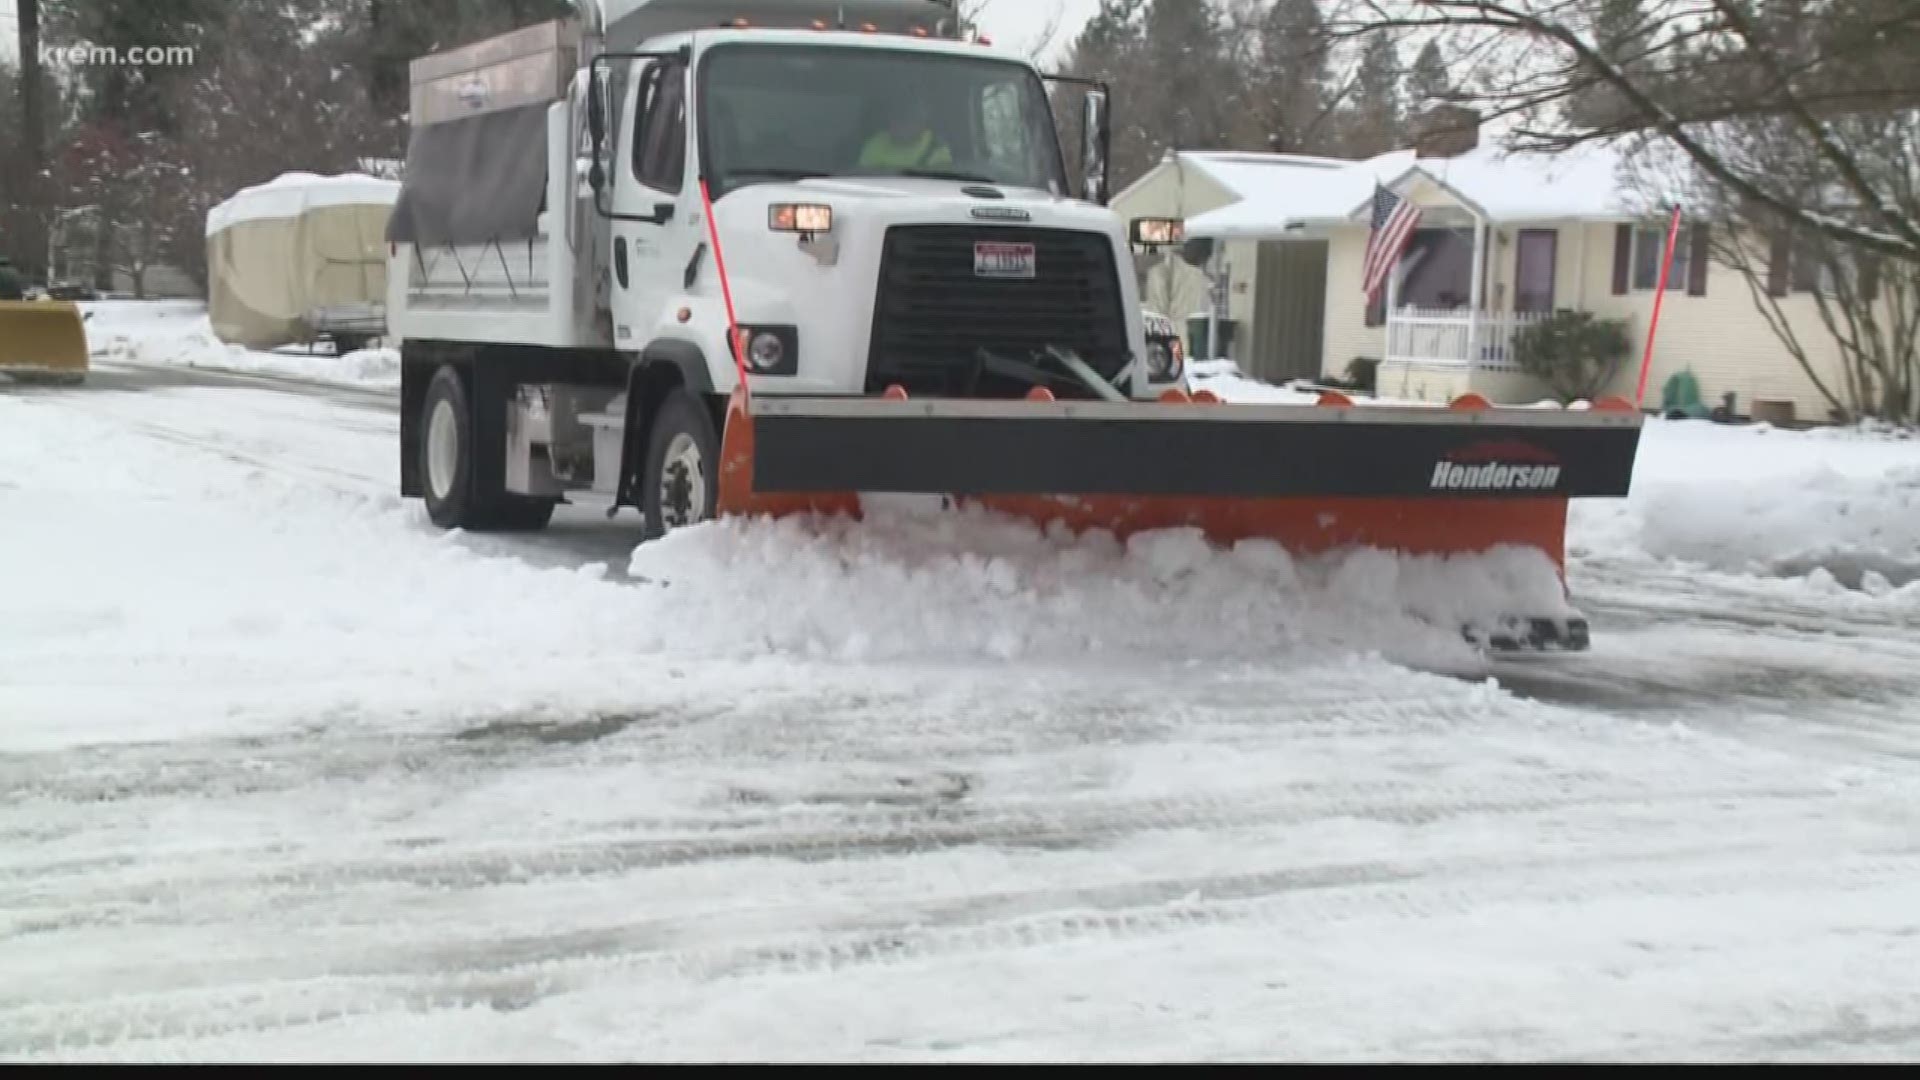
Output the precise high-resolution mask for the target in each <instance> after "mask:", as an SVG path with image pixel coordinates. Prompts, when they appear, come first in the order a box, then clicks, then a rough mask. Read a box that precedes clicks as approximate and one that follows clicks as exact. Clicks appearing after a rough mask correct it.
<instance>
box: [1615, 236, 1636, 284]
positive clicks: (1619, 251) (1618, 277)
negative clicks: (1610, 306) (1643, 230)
mask: <svg viewBox="0 0 1920 1080" xmlns="http://www.w3.org/2000/svg"><path fill="white" fill-rule="evenodd" d="M1632 265H1633V226H1631V225H1628V224H1626V223H1625V222H1622V223H1621V224H1619V225H1615V226H1614V227H1613V295H1615V296H1625V295H1627V271H1628V270H1629V268H1631V266H1632Z"/></svg>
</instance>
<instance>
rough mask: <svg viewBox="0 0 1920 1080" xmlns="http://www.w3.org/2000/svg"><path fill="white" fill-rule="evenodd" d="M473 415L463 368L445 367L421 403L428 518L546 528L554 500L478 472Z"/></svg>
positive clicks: (444, 523) (475, 526)
mask: <svg viewBox="0 0 1920 1080" xmlns="http://www.w3.org/2000/svg"><path fill="white" fill-rule="evenodd" d="M473 416H474V413H473V402H472V400H471V398H470V397H469V395H468V393H467V384H466V380H464V379H462V378H461V377H460V370H459V369H458V368H456V367H454V366H453V365H451V364H443V365H441V367H440V369H439V370H438V371H436V372H434V373H433V381H432V382H430V383H428V384H427V395H426V398H425V400H424V401H422V402H421V404H420V479H421V488H422V489H423V493H424V495H425V497H426V503H427V517H428V518H430V519H432V521H433V523H434V524H435V525H438V526H440V527H441V528H443V529H469V530H472V531H475V532H483V531H484V532H492V531H520V530H529V529H541V528H545V527H546V524H547V522H548V521H550V520H551V519H552V518H553V507H554V503H553V501H552V500H550V499H530V498H527V497H526V496H523V495H512V494H509V493H508V492H506V491H505V490H504V489H503V488H502V486H501V478H500V477H498V476H495V477H491V478H489V477H480V476H476V475H475V473H474V462H475V460H476V459H478V458H479V457H480V454H479V452H478V445H477V441H476V431H475V427H474V422H473ZM495 456H497V455H495Z"/></svg>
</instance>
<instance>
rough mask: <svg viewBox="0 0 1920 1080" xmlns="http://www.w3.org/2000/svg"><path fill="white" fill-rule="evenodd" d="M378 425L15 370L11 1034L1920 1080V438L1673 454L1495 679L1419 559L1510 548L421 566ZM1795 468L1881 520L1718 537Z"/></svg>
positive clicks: (282, 398)
mask: <svg viewBox="0 0 1920 1080" xmlns="http://www.w3.org/2000/svg"><path fill="white" fill-rule="evenodd" d="M395 430H396V420H395V417H394V414H393V412H392V411H391V404H390V400H389V399H386V398H383V397H382V396H381V394H379V393H377V392H367V391H352V390H344V389H319V388H315V387H312V386H306V385H296V384H291V383H282V384H273V383H270V382H265V381H262V380H259V379H256V378H248V377H242V376H216V375H210V374H201V373H195V372H192V371H181V370H171V371H158V372H156V371H146V370H129V369H116V368H105V369H102V370H101V371H100V373H99V374H98V376H97V377H96V379H95V381H94V383H93V385H91V386H89V387H88V388H86V389H84V390H68V391H32V392H29V391H19V390H9V389H0V463H3V464H0V526H3V527H0V791H3V792H4V798H3V799H0V973H4V976H0V1056H4V1057H5V1058H7V1059H9V1060H42V1059H64V1058H78V1059H136V1060H164V1059H181V1058H184V1059H195V1060H206V1059H250V1060H259V1059H272V1060H288V1059H323V1060H347V1059H353V1060H394V1059H507V1060H525V1059H547V1060H553V1059H559V1060H572V1059H593V1060H599V1059H615V1058H640V1059H680V1060H688V1059H692V1060H770V1059H809V1060H836V1059H852V1060H861V1059H952V1060H1000V1059H1043V1060H1127V1059H1176V1060H1216V1059H1273V1058H1288V1059H1300V1058H1307V1059H1389V1060H1417V1059H1561V1058H1597V1059H1651V1058H1683V1059H1792V1058H1820V1059H1835V1058H1838V1059H1912V1058H1913V1057H1914V1056H1915V1055H1916V1054H1920V733H1917V732H1920V715H1916V714H1920V705H1917V704H1916V702H1920V629H1916V626H1917V625H1920V585H1914V584H1911V583H1910V581H1911V579H1910V578H1909V577H1905V576H1903V574H1902V570H1901V568H1902V567H1903V566H1907V565H1909V564H1908V563H1907V562H1905V560H1906V559H1907V558H1908V556H1909V554H1910V553H1911V545H1912V544H1913V542H1914V540H1915V537H1914V535H1913V531H1914V530H1916V529H1920V525H1915V524H1913V522H1914V520H1915V519H1913V518H1904V519H1903V518H1901V517H1900V516H1899V515H1898V514H1894V513H1892V512H1891V510H1889V507H1890V506H1897V503H1894V504H1889V503H1888V502H1887V500H1889V499H1893V500H1897V499H1899V498H1908V499H1911V498H1912V497H1913V492H1914V490H1915V488H1916V487H1920V484H1915V483H1914V482H1913V479H1914V477H1916V476H1920V444H1915V443H1912V442H1907V443H1901V442H1894V441H1876V440H1859V441H1851V442H1850V441H1847V440H1843V439H1837V438H1836V439H1828V440H1819V439H1813V438H1810V437H1803V436H1791V435H1789V434H1788V433H1772V434H1771V436H1767V435H1766V433H1756V432H1740V433H1730V432H1725V431H1721V430H1711V429H1709V430H1705V431H1702V430H1701V429H1700V427H1699V426H1685V425H1665V426H1661V427H1659V428H1658V429H1656V430H1655V431H1654V432H1652V433H1650V436H1649V444H1648V457H1647V459H1646V460H1645V462H1644V463H1643V466H1642V470H1643V474H1644V475H1645V477H1646V478H1647V480H1648V484H1647V486H1646V488H1645V490H1646V493H1647V494H1646V496H1645V499H1646V500H1650V501H1647V502H1646V503H1645V506H1643V505H1642V500H1641V497H1639V496H1636V502H1635V503H1634V504H1632V505H1622V506H1611V507H1601V508H1586V507H1583V508H1581V509H1582V515H1581V517H1580V519H1579V522H1578V524H1579V530H1578V531H1577V533H1576V543H1577V544H1585V545H1588V548H1586V549H1583V550H1584V554H1583V555H1582V557H1581V558H1580V559H1579V560H1578V561H1577V562H1576V565H1575V568H1574V587H1575V591H1576V596H1575V599H1576V601H1578V602H1580V603H1581V604H1582V605H1583V606H1585V607H1586V608H1587V609H1588V610H1589V611H1590V613H1591V614H1593V615H1594V616H1595V619H1596V626H1595V634H1596V648H1595V651H1594V652H1593V653H1592V654H1590V655H1588V656H1584V657H1578V658H1570V659H1554V660H1544V661H1536V662H1530V663H1525V664H1498V665H1486V664H1483V663H1481V662H1479V661H1477V660H1475V659H1474V658H1472V657H1470V656H1464V655H1461V654H1460V653H1459V651H1458V649H1457V648H1456V647H1455V643H1454V642H1452V641H1451V639H1450V637H1449V635H1447V634H1446V633H1444V632H1443V631H1442V630H1440V629H1437V628H1436V627H1434V626H1431V625H1428V624H1427V623H1425V622H1424V621H1423V620H1422V619H1421V618H1417V617H1414V616H1413V615H1410V614H1409V613H1408V612H1407V611H1405V610H1402V609H1401V608H1400V607H1399V606H1398V605H1397V601H1395V599H1394V597H1393V596H1392V595H1389V594H1388V593H1387V592H1385V591H1384V584H1387V583H1393V582H1396V581H1397V582H1398V583H1400V584H1401V585H1403V586H1405V588H1406V590H1407V591H1408V593H1409V594H1410V595H1415V596H1417V597H1418V598H1420V599H1419V603H1422V604H1425V605H1427V606H1428V607H1429V608H1435V609H1445V608H1446V606H1447V604H1448V603H1449V602H1463V601H1461V600H1460V598H1459V597H1457V596H1455V595H1454V593H1456V592H1458V591H1459V590H1460V589H1465V588H1472V587H1480V588H1491V587H1512V588H1524V587H1526V582H1525V581H1524V580H1523V579H1525V577H1526V572H1525V571H1526V568H1525V567H1523V566H1522V567H1514V566H1505V565H1489V566H1468V567H1455V568H1432V567H1420V566H1413V565H1400V564H1396V563H1394V562H1393V561H1392V560H1366V559H1357V560H1352V561H1348V562H1345V563H1340V564H1335V565H1328V566H1309V565H1304V564H1303V565H1300V566H1295V565H1293V564H1292V563H1290V562H1289V561H1287V560H1285V559H1284V558H1281V557H1278V556H1277V555H1276V553H1273V552H1268V551H1262V550H1260V549H1257V548H1255V549H1249V550H1242V551H1239V552H1235V553H1209V552H1206V551H1204V550H1196V549H1194V548H1193V547H1191V546H1189V545H1186V544H1183V543H1181V542H1180V541H1179V540H1178V538H1174V539H1171V540H1168V541H1166V542H1163V543H1157V544H1148V545H1143V546H1141V547H1138V548H1136V549H1135V550H1131V551H1119V550H1114V549H1109V548H1102V547H1100V546H1099V545H1097V544H1071V543H1053V542H1049V541H1046V540H1044V539H1042V538H1037V537H1033V536H1030V535H1027V534H1025V533H1022V532H1020V531H1019V530H1009V529H1005V528H996V527H995V526H994V525H993V524H992V523H978V522H976V523H972V524H970V525H968V526H967V529H970V530H971V532H970V533H968V534H967V535H948V534H943V533H937V532H929V531H926V530H927V529H928V528H930V527H925V526H922V527H906V526H903V527H900V528H899V529H896V530H893V531H888V530H886V529H879V528H874V529H856V530H850V531H847V532H846V533H845V534H843V535H840V536H837V537H820V536H816V535H813V534H810V533H806V532H805V531H803V530H799V529H792V530H787V529H770V528H765V527H760V528H749V529H737V528H736V529H728V528H721V527H715V528H711V529H708V530H704V531H701V532H700V533H698V534H697V535H693V536H690V537H687V538H686V539H684V540H682V539H681V538H678V537H676V538H675V539H673V540H671V541H669V542H667V543H665V544H662V545H657V546H656V545H649V546H648V547H647V548H643V549H642V550H641V552H640V553H639V555H638V557H636V558H635V559H634V560H633V565H632V566H631V567H629V566H628V557H629V554H630V552H631V549H632V543H631V535H630V534H629V533H628V532H627V531H626V530H630V529H631V528H632V527H633V518H632V516H631V514H629V515H626V516H623V517H622V518H621V519H618V520H617V521H616V522H613V523H607V522H605V521H603V520H600V519H599V518H598V516H597V515H595V514H593V513H591V512H586V511H579V510H573V511H568V512H567V513H566V514H564V515H563V519H562V521H561V522H560V523H559V525H558V527H557V528H556V530H555V531H554V532H553V533H550V534H548V535H545V536H542V537H538V538H514V539H502V538H477V537H462V536H452V537H448V536H443V535H441V534H438V533H436V532H435V531H434V530H432V529H431V528H430V527H428V526H427V525H426V524H425V522H424V518H423V515H422V514H421V513H420V512H419V509H418V507H417V505H409V504H404V503H402V502H401V501H400V500H398V499H397V498H396V497H395V496H394V494H393V493H394V491H395V481H394V473H395V456H396V455H395V450H394V441H395ZM1766 437H1771V438H1773V439H1774V441H1773V442H1772V443H1767V442H1765V441H1764V440H1765V438H1766ZM1790 439H1793V440H1799V441H1798V442H1789V441H1783V440H1790ZM1743 440H1744V441H1743ZM1762 448H1764V449H1765V450H1766V451H1767V452H1768V453H1770V454H1772V455H1775V456H1776V457H1777V458H1778V461H1777V462H1775V464H1776V465H1778V466H1779V467H1783V468H1785V467H1791V466H1792V465H1793V463H1795V462H1799V463H1801V464H1802V465H1803V466H1804V467H1805V468H1806V469H1807V470H1810V471H1811V472H1810V475H1813V474H1817V476H1818V477H1819V478H1820V482H1819V483H1813V482H1811V481H1810V482H1809V484H1808V489H1809V491H1810V492H1811V493H1810V494H1809V496H1808V498H1809V499H1810V500H1813V501H1814V502H1815V503H1816V504H1817V506H1816V510H1817V512H1819V513H1821V514H1824V515H1826V516H1827V519H1828V520H1829V521H1838V520H1842V519H1844V520H1847V521H1853V522H1858V523H1861V524H1859V528H1858V530H1857V531H1856V532H1855V533H1849V532H1848V531H1847V529H1846V528H1844V527H1840V526H1832V527H1828V528H1826V529H1823V530H1821V529H1815V530H1808V531H1807V535H1808V536H1816V538H1817V540H1818V543H1817V544H1815V545H1814V546H1813V547H1810V546H1808V544H1811V543H1813V541H1808V542H1807V543H1802V542H1801V540H1800V539H1796V538H1795V534H1794V530H1793V529H1792V528H1790V527H1788V526H1789V525H1791V524H1792V523H1790V522H1788V523H1781V524H1779V527H1778V528H1775V529H1773V530H1770V531H1765V532H1764V534H1763V535H1761V536H1760V537H1759V538H1758V539H1756V537H1755V535H1754V533H1753V530H1748V531H1746V532H1742V531H1741V530H1739V529H1730V528H1722V526H1723V525H1725V523H1724V522H1716V521H1714V520H1708V518H1710V517H1711V516H1712V514H1713V513H1726V514H1751V513H1753V512H1755V511H1754V507H1755V506H1757V505H1761V504H1764V505H1769V506H1771V505H1774V503H1775V502H1776V501H1777V500H1779V499H1782V498H1785V497H1786V496H1785V495H1784V494H1783V493H1782V492H1781V491H1780V489H1779V484H1778V483H1777V482H1776V481H1774V480H1767V481H1765V482H1764V483H1763V482H1762V481H1761V480H1760V479H1758V478H1753V477H1748V478H1747V480H1746V484H1747V487H1746V488H1745V489H1742V488H1741V487H1740V481H1739V479H1738V478H1739V476H1740V475H1741V473H1740V468H1739V463H1740V462H1741V461H1743V460H1745V461H1751V460H1752V459H1753V458H1754V456H1755V455H1756V453H1758V452H1759V450H1760V449H1762ZM1715 454H1717V455H1720V456H1719V457H1712V455H1715ZM1681 460H1684V464H1685V469H1684V470H1682V469H1681V468H1679V467H1677V466H1676V465H1675V464H1674V462H1676V461H1681ZM1707 460H1711V461H1713V462H1715V463H1717V467H1722V468H1724V469H1725V471H1726V476H1723V477H1716V476H1713V475H1704V476H1703V475H1699V470H1700V469H1701V468H1702V463H1703V461H1707ZM1783 463H1784V464H1783ZM1908 470H1913V471H1908ZM1683 472H1684V473H1685V474H1686V476H1687V477H1688V479H1686V480H1684V481H1683V480H1675V479H1674V477H1676V476H1680V475H1681V474H1682V473H1683ZM1669 480H1671V481H1672V482H1671V483H1663V482H1664V481H1669ZM1695 482H1697V483H1698V484H1699V485H1700V486H1699V487H1698V488H1697V489H1689V488H1687V487H1686V486H1685V485H1686V484H1687V483H1695ZM1762 487H1764V488H1765V489H1766V490H1765V492H1764V493H1763V495H1755V496H1754V499H1757V500H1759V502H1757V503H1743V502H1741V501H1740V500H1741V498H1742V496H1741V494H1740V492H1741V491H1742V490H1749V491H1760V490H1761V488H1762ZM1763 496H1764V497H1763ZM1836 500H1838V501H1840V502H1843V503H1846V505H1847V507H1848V512H1847V513H1844V514H1843V513H1840V512H1838V511H1836V510H1835V509H1834V506H1835V501H1836ZM1847 500H1852V501H1851V502H1847ZM1646 506H1652V507H1655V508H1656V509H1659V511H1660V512H1659V513H1656V514H1653V515H1651V516H1649V515H1647V514H1645V513H1643V512H1642V511H1643V510H1644V509H1645V507H1646ZM1688 508H1692V509H1693V510H1694V511H1696V512H1697V514H1696V518H1688V517H1686V515H1685V513H1684V511H1686V510H1687V509H1688ZM1881 511H1886V512H1887V516H1886V518H1885V520H1881V519H1879V518H1875V517H1874V514H1875V513H1878V512H1881ZM1698 515H1706V517H1699V516H1698ZM1903 529H1904V530H1907V531H1904V532H1903V531H1902V530H1903ZM1876 530H1878V531H1876ZM1889 530H1891V531H1889ZM1768 538H1772V540H1774V541H1778V543H1775V544H1774V547H1776V548H1780V544H1786V545H1787V547H1785V548H1780V549H1779V550H1773V549H1769V548H1766V547H1765V545H1766V544H1767V543H1768V542H1770V541H1769V540H1768ZM1782 538H1785V539H1782ZM1849 538H1850V541H1849ZM963 541H965V543H963ZM1842 542H1847V543H1846V544H1845V546H1846V550H1845V551H1835V550H1827V551H1825V552H1824V554H1823V553H1822V552H1819V551H1815V550H1814V548H1815V547H1818V546H1819V545H1826V546H1827V547H1829V548H1831V547H1832V546H1833V545H1834V544H1836V543H1842ZM1756 544H1757V545H1761V546H1760V547H1756V546H1755V545H1756ZM981 546H984V547H985V548H986V549H987V553H986V554H985V555H977V554H970V553H969V552H971V551H974V550H976V549H977V548H978V547H981ZM1676 546H1679V547H1685V548H1686V549H1687V550H1686V556H1685V557H1688V558H1691V559H1694V560H1696V562H1694V563H1689V564H1681V563H1677V562H1675V561H1673V558H1675V557H1679V556H1680V554H1681V553H1679V552H1677V551H1674V550H1671V549H1672V548H1674V547H1676ZM1796 558H1798V559H1801V560H1802V561H1803V562H1804V561H1805V560H1808V559H1811V560H1813V561H1814V562H1815V563H1817V564H1818V565H1819V566H1823V567H1824V566H1828V565H1829V564H1831V565H1834V566H1841V567H1842V569H1839V570H1834V571H1832V572H1831V573H1829V572H1828V571H1827V570H1824V569H1822V570H1816V571H1815V572H1814V573H1813V574H1812V576H1811V577H1808V576H1806V571H1805V570H1804V569H1802V568H1800V566H1799V565H1798V564H1796V563H1795V562H1794V560H1795V559H1796ZM1846 567H1851V568H1852V569H1851V570H1847V569H1845V568H1846ZM1867 567H1872V568H1874V569H1873V570H1872V573H1873V575H1874V576H1872V577H1868V576H1866V568H1867ZM1843 574H1849V575H1851V579H1852V580H1851V581H1849V582H1846V583H1843V582H1841V581H1840V580H1838V579H1839V578H1840V577H1841V576H1843ZM1376 645H1377V646H1378V651H1377V652H1376V651H1373V649H1372V648H1371V647H1372V646H1376ZM1422 669H1424V670H1422ZM1489 679H1491V680H1494V681H1493V682H1489V681H1488V680H1489Z"/></svg>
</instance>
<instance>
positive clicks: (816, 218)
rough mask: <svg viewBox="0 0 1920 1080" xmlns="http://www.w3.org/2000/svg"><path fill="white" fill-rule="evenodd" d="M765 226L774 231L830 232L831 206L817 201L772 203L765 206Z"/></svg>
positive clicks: (831, 227) (831, 220)
mask: <svg viewBox="0 0 1920 1080" xmlns="http://www.w3.org/2000/svg"><path fill="white" fill-rule="evenodd" d="M767 228H769V229H772V230H773V231H774V232H791V233H823V232H832V231H833V207H831V206H823V205H821V204H819V203H774V204H773V205H772V206H769V207H767Z"/></svg>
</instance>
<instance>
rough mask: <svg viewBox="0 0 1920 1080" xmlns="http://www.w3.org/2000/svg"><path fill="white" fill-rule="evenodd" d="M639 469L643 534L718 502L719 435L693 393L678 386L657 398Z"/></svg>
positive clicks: (708, 510) (704, 515)
mask: <svg viewBox="0 0 1920 1080" xmlns="http://www.w3.org/2000/svg"><path fill="white" fill-rule="evenodd" d="M644 468H645V471H644V472H643V473H642V474H641V475H640V478H639V480H640V482H639V487H640V503H641V510H642V511H643V513H644V514H645V517H646V538H647V539H649V540H653V539H657V538H659V537H662V536H665V535H666V534H667V533H668V532H670V531H671V530H673V529H681V528H685V527H687V526H689V525H697V524H699V523H700V522H702V521H706V520H709V519H711V518H712V517H713V514H714V508H715V507H716V506H717V505H718V504H719V501H720V438H719V436H718V435H717V434H715V432H714V430H713V418H712V417H711V416H709V415H708V413H707V409H706V406H705V405H704V404H703V403H702V402H701V401H700V399H699V398H698V397H696V396H694V395H693V394H692V393H690V392H688V391H687V390H684V389H678V390H673V391H671V392H669V393H668V394H667V396H666V397H665V398H664V399H662V400H661V402H660V408H659V409H658V410H657V411H656V412H655V413H654V414H653V422H652V423H651V424H649V425H648V437H647V463H646V465H645V467H644Z"/></svg>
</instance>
